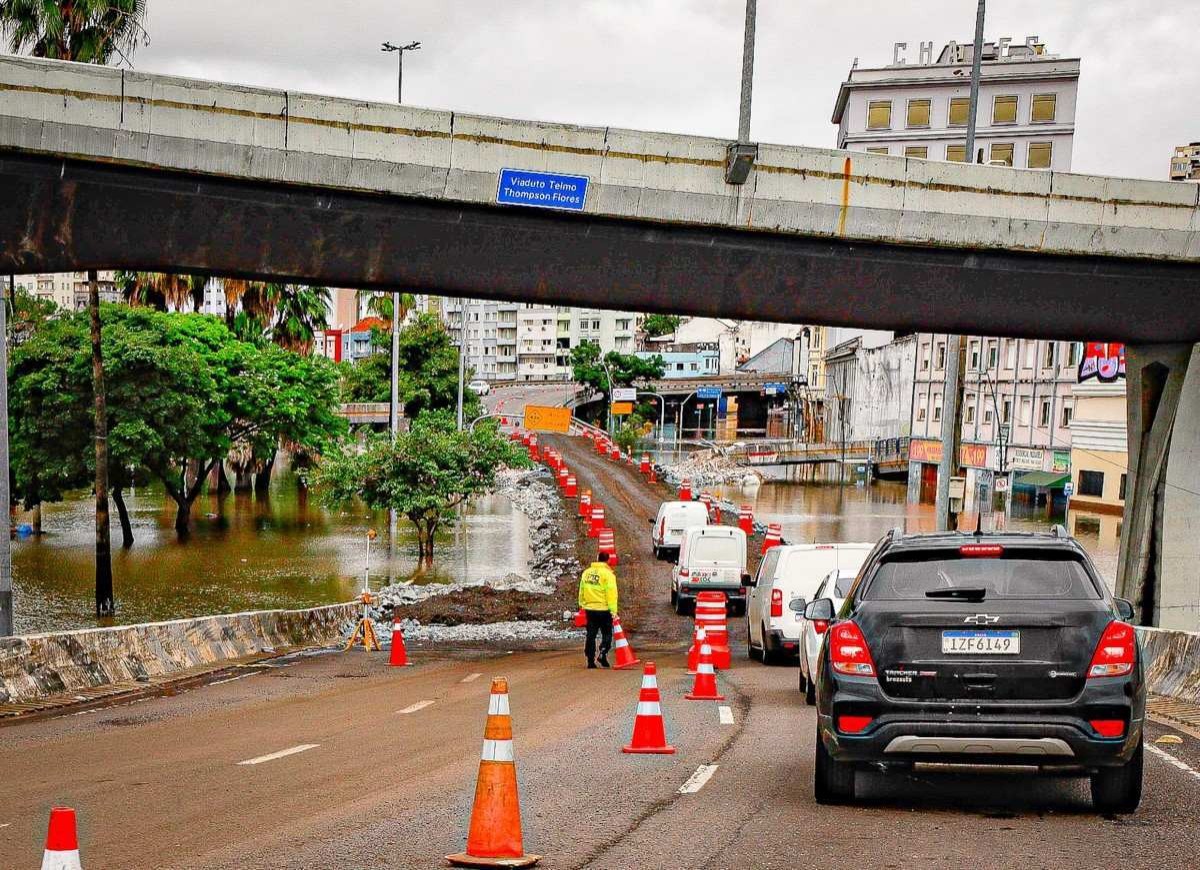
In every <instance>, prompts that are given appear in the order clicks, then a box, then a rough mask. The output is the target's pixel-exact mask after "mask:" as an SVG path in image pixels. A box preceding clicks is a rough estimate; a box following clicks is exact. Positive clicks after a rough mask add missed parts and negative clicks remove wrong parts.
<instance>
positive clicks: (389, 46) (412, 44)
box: [379, 42, 421, 51]
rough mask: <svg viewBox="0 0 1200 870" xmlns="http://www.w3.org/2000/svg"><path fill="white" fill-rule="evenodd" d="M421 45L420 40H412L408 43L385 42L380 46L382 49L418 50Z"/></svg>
mask: <svg viewBox="0 0 1200 870" xmlns="http://www.w3.org/2000/svg"><path fill="white" fill-rule="evenodd" d="M420 47H421V43H419V42H410V43H409V44H408V45H392V43H390V42H385V43H383V45H382V46H381V47H380V49H379V50H380V51H416V50H417V49H418V48H420Z"/></svg>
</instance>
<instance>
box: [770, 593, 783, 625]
mask: <svg viewBox="0 0 1200 870" xmlns="http://www.w3.org/2000/svg"><path fill="white" fill-rule="evenodd" d="M776 616H783V590H782V589H772V590H771V618H772V619H773V618H775V617H776Z"/></svg>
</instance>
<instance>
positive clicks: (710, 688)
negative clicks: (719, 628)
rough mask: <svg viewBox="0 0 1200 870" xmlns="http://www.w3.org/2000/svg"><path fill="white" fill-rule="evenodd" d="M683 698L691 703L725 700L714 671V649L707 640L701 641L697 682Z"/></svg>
mask: <svg viewBox="0 0 1200 870" xmlns="http://www.w3.org/2000/svg"><path fill="white" fill-rule="evenodd" d="M700 630H701V631H703V630H704V629H700ZM683 697H685V698H687V699H688V700H689V701H724V700H725V696H724V695H722V694H720V693H719V692H718V691H717V672H716V671H715V670H713V664H712V649H711V648H710V647H709V645H708V641H707V640H701V641H700V664H699V665H697V666H696V680H695V682H693V683H692V690H691V691H690V692H688V693H687V694H686V695H684V696H683Z"/></svg>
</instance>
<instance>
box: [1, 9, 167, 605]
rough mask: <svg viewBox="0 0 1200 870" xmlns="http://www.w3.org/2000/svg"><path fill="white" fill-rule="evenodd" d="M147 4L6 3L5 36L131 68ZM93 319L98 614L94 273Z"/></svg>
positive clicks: (105, 531)
mask: <svg viewBox="0 0 1200 870" xmlns="http://www.w3.org/2000/svg"><path fill="white" fill-rule="evenodd" d="M145 17H146V2H145V0H0V34H3V36H5V37H6V38H7V39H8V45H9V49H10V50H11V51H12V52H13V53H14V54H20V53H21V52H23V51H28V52H29V53H30V54H32V55H33V56H34V57H49V58H57V59H59V60H72V61H77V62H80V63H98V64H106V63H108V62H109V61H110V60H111V59H112V58H113V57H114V56H115V57H120V58H121V59H122V60H124V61H126V62H128V61H129V57H130V56H131V55H132V54H133V51H134V49H135V48H136V47H137V45H138V43H139V42H141V43H146V42H149V39H150V36H149V34H148V33H147V32H146V28H145V27H144V26H143V25H142V22H143V20H144V19H145ZM88 278H89V288H88V311H89V313H90V316H91V343H92V387H93V390H92V392H93V402H94V409H93V416H94V418H95V423H94V430H95V433H96V439H95V444H94V450H95V453H96V461H95V474H96V479H95V489H96V614H97V615H98V616H105V615H107V614H110V613H112V612H113V610H114V609H115V604H114V601H113V591H112V554H111V550H110V544H109V527H108V456H107V451H108V442H107V438H106V435H105V432H104V421H105V409H104V359H103V356H102V350H101V337H100V293H99V289H98V287H97V282H96V273H95V270H92V271H90V272H89V273H88Z"/></svg>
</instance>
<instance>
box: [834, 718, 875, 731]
mask: <svg viewBox="0 0 1200 870" xmlns="http://www.w3.org/2000/svg"><path fill="white" fill-rule="evenodd" d="M872 720H873V717H871V716H838V717H837V727H838V731H841V732H842V733H843V734H861V733H862V732H863V731H866V730H867V726H868V725H870V724H871V722H872Z"/></svg>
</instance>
